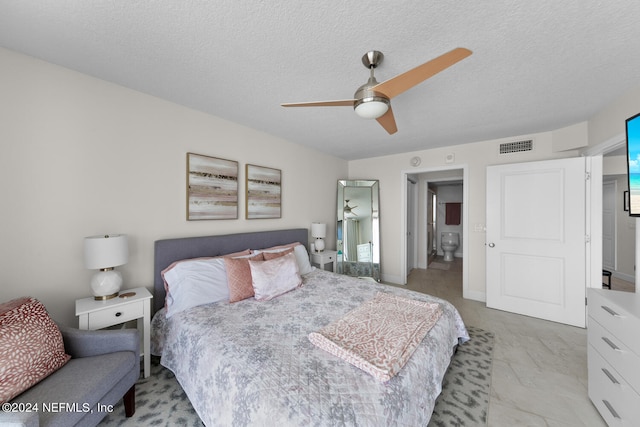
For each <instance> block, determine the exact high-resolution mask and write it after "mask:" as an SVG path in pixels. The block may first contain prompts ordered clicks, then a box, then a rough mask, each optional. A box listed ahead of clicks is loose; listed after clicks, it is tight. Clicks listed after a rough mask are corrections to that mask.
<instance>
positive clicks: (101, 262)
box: [84, 234, 129, 300]
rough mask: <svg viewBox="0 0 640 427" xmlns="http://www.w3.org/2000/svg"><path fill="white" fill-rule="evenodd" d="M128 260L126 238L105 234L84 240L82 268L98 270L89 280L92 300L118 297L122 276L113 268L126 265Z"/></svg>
mask: <svg viewBox="0 0 640 427" xmlns="http://www.w3.org/2000/svg"><path fill="white" fill-rule="evenodd" d="M128 258H129V247H128V245H127V236H126V235H124V234H105V235H101V236H89V237H85V238H84V266H85V268H88V269H90V270H100V271H98V272H96V273H95V274H94V275H93V277H92V278H91V289H92V291H93V296H94V299H96V300H107V299H111V298H114V297H117V296H118V292H119V291H120V287H121V286H122V274H120V272H119V271H117V270H115V267H117V266H119V265H123V264H126V263H127V261H128Z"/></svg>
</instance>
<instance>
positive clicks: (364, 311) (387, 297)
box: [309, 292, 442, 382]
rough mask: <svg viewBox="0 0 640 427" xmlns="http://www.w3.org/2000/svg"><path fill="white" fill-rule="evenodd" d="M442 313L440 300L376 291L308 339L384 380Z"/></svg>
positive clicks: (397, 369) (405, 358)
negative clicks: (437, 301) (422, 299)
mask: <svg viewBox="0 0 640 427" xmlns="http://www.w3.org/2000/svg"><path fill="white" fill-rule="evenodd" d="M441 315H442V307H441V306H440V304H437V303H430V302H423V301H416V300H412V299H409V298H403V297H400V296H396V295H392V294H388V293H385V292H378V293H377V294H376V296H375V297H374V298H373V299H372V300H370V301H367V302H365V303H363V304H362V305H360V306H359V307H357V308H355V309H353V310H351V311H350V312H348V313H347V314H345V315H344V317H342V318H341V319H338V320H337V321H335V322H333V323H331V324H329V325H327V326H325V327H323V328H322V329H320V330H319V331H318V332H312V333H310V334H309V341H311V342H312V343H313V344H315V345H316V346H318V347H320V348H321V349H323V350H325V351H327V352H329V353H331V354H333V355H335V356H338V357H340V358H342V359H344V360H346V361H347V362H349V363H351V364H352V365H354V366H356V367H358V368H360V369H362V370H363V371H365V372H367V373H369V374H371V375H373V376H374V377H375V378H377V379H378V380H380V381H383V382H385V381H388V380H390V379H391V378H392V377H393V376H394V375H396V374H397V373H398V371H400V369H401V368H402V367H403V366H404V365H405V363H407V360H409V358H410V357H411V355H412V354H413V352H414V351H415V349H416V348H417V347H418V345H419V344H420V342H421V341H422V339H423V338H424V337H425V335H426V334H427V332H429V330H430V329H431V328H432V327H433V325H435V323H436V322H437V321H438V319H439V318H440V316H441Z"/></svg>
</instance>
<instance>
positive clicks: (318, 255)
mask: <svg viewBox="0 0 640 427" xmlns="http://www.w3.org/2000/svg"><path fill="white" fill-rule="evenodd" d="M337 255H338V252H336V251H327V250H324V251H322V252H311V264H317V265H318V267H320V268H321V269H323V270H324V269H325V268H324V266H325V265H326V264H332V267H333V269H332V270H331V271H333V272H334V273H336V272H337V270H336V258H337Z"/></svg>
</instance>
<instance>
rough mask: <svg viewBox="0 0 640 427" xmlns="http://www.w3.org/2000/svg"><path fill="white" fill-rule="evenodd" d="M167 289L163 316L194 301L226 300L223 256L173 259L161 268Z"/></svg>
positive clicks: (179, 309) (227, 295)
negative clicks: (163, 270)
mask: <svg viewBox="0 0 640 427" xmlns="http://www.w3.org/2000/svg"><path fill="white" fill-rule="evenodd" d="M164 280H165V282H166V283H167V287H168V292H167V299H166V306H167V317H171V316H173V315H174V314H176V313H179V312H181V311H184V310H187V309H189V308H192V307H196V306H198V305H203V304H209V303H213V302H218V301H228V300H229V286H228V285H227V272H226V270H225V267H224V259H223V258H208V259H207V258H199V259H191V260H186V261H182V262H178V263H176V264H175V265H174V266H173V267H171V268H170V269H169V270H167V271H165V272H164Z"/></svg>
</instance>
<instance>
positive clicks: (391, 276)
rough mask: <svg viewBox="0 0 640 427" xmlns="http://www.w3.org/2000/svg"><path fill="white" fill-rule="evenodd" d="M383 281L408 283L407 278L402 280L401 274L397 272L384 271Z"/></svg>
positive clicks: (400, 283) (398, 283)
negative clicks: (388, 272)
mask: <svg viewBox="0 0 640 427" xmlns="http://www.w3.org/2000/svg"><path fill="white" fill-rule="evenodd" d="M382 281H383V282H385V283H392V284H394V285H406V284H407V279H406V278H405V279H404V280H402V277H401V276H398V275H396V274H384V273H382Z"/></svg>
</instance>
